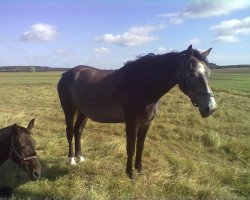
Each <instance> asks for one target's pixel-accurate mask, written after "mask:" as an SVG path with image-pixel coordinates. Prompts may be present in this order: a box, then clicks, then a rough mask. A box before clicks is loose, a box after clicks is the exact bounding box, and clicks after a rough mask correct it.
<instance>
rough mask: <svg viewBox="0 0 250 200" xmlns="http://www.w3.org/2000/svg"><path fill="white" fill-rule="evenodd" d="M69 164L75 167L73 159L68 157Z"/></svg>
mask: <svg viewBox="0 0 250 200" xmlns="http://www.w3.org/2000/svg"><path fill="white" fill-rule="evenodd" d="M69 164H70V165H76V160H75V157H69Z"/></svg>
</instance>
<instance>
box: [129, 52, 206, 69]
mask: <svg viewBox="0 0 250 200" xmlns="http://www.w3.org/2000/svg"><path fill="white" fill-rule="evenodd" d="M186 51H187V50H184V51H182V52H178V51H172V52H169V53H166V54H154V53H149V54H147V55H144V56H141V55H140V56H137V57H136V59H135V60H132V61H127V62H126V63H125V65H124V67H129V66H136V65H141V64H143V63H147V62H151V61H155V60H157V59H158V58H160V57H162V58H164V60H167V59H170V58H173V57H176V56H177V55H182V54H185V53H186ZM193 56H194V57H195V58H197V59H198V60H200V61H203V62H204V63H205V64H206V65H208V61H207V58H206V57H205V56H203V55H202V54H201V53H200V52H199V51H198V50H197V49H193Z"/></svg>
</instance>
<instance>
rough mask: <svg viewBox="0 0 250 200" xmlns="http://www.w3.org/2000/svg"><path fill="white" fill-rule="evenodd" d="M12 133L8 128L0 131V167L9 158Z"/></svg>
mask: <svg viewBox="0 0 250 200" xmlns="http://www.w3.org/2000/svg"><path fill="white" fill-rule="evenodd" d="M11 138H12V132H11V128H10V127H6V128H3V129H0V165H2V164H3V163H4V162H5V161H6V160H7V159H8V158H9V156H10V145H11V144H10V143H11Z"/></svg>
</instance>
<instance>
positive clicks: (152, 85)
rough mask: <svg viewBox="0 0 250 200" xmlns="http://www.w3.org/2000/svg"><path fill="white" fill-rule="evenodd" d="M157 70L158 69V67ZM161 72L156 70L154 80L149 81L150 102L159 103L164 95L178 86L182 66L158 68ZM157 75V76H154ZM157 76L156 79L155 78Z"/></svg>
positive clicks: (169, 65) (167, 65) (168, 65)
mask: <svg viewBox="0 0 250 200" xmlns="http://www.w3.org/2000/svg"><path fill="white" fill-rule="evenodd" d="M156 68H157V67H156ZM158 68H159V70H154V71H155V72H153V73H152V78H149V80H148V81H147V84H148V89H147V92H148V95H147V96H148V98H149V99H148V100H149V101H152V102H156V101H158V100H159V99H160V98H161V97H162V96H163V95H165V94H166V93H167V92H168V91H170V90H171V89H172V88H173V87H174V86H175V85H176V84H178V79H179V73H180V70H181V69H180V64H177V63H175V64H173V65H171V63H170V64H166V65H165V66H164V65H162V66H158ZM154 73H155V74H154ZM154 76H155V77H154Z"/></svg>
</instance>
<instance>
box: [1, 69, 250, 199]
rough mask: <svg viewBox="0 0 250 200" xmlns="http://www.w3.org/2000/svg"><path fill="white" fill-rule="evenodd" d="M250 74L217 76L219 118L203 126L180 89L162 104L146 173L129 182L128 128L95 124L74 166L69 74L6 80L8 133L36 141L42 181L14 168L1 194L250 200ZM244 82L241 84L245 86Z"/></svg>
mask: <svg viewBox="0 0 250 200" xmlns="http://www.w3.org/2000/svg"><path fill="white" fill-rule="evenodd" d="M249 74H250V72H249V71H248V72H247V73H246V72H244V73H240V72H237V73H232V72H230V73H229V72H223V71H219V72H217V71H216V72H214V71H213V72H212V76H211V85H212V88H213V89H214V94H215V97H216V100H217V103H218V110H217V111H216V112H215V114H214V115H213V116H211V117H209V118H206V119H202V118H201V117H200V115H199V113H198V111H197V109H196V108H194V107H193V106H192V104H191V103H190V101H189V100H188V98H187V97H185V96H184V95H183V94H182V93H181V92H180V91H179V89H177V88H174V89H173V90H172V91H170V92H169V93H168V94H167V95H166V96H164V97H163V98H162V100H161V105H160V108H159V113H158V115H157V117H156V119H155V120H154V121H153V123H152V126H151V128H150V130H149V133H148V136H147V138H146V142H145V149H144V152H143V169H144V170H143V172H142V173H141V174H138V173H137V172H136V171H135V181H133V182H132V181H130V180H129V179H128V178H127V176H126V175H125V164H126V151H125V133H124V125H123V124H100V123H95V122H92V121H88V123H87V126H86V130H85V133H84V137H83V139H82V147H83V152H84V156H85V158H86V162H84V163H81V164H79V165H77V166H69V165H67V151H68V148H67V139H66V135H65V126H64V116H63V112H62V109H61V107H60V104H59V100H58V96H57V91H56V84H57V82H58V80H59V78H60V76H61V73H59V72H58V73H0V94H1V96H0V102H1V103H0V113H1V115H0V127H5V126H7V125H10V124H14V123H16V122H17V123H19V124H20V125H23V126H26V125H27V123H28V122H29V121H30V119H32V118H33V117H35V118H36V122H35V127H34V130H33V132H34V136H33V137H34V138H35V140H36V141H37V153H38V155H39V157H40V160H41V163H42V178H41V179H40V180H39V181H36V182H31V181H28V178H27V175H26V173H25V172H22V171H21V170H20V169H19V168H18V167H17V166H16V165H15V164H13V163H11V162H6V163H5V164H4V165H2V166H1V167H0V186H11V187H13V188H15V190H14V193H13V198H12V199H32V200H33V199H36V200H37V199H93V200H95V199H98V200H99V199H112V200H113V199H128V200H130V199H145V200H147V199H150V200H151V199H153V200H154V199H155V200H156V199H157V200H158V199H237V200H238V199H248V198H249V196H250V192H249V191H250V170H249V157H250V155H249V152H250V137H249V133H250V116H249V111H250V110H249V109H250V108H249V105H250V97H249V94H250V87H249V82H250V78H249ZM239 80H241V81H239Z"/></svg>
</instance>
